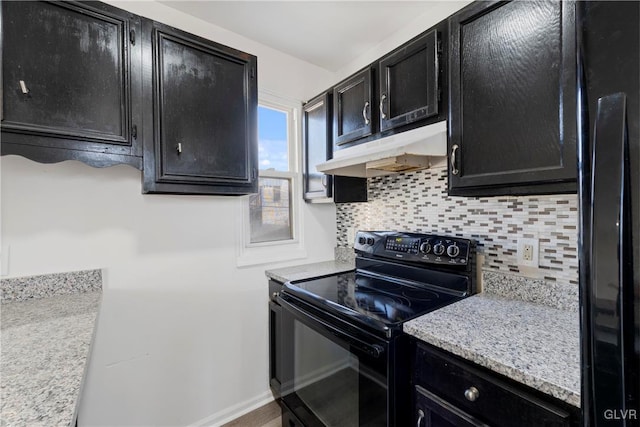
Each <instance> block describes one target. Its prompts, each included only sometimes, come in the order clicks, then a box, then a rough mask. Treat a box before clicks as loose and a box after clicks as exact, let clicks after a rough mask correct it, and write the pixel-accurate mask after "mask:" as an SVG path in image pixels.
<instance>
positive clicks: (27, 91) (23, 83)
mask: <svg viewBox="0 0 640 427" xmlns="http://www.w3.org/2000/svg"><path fill="white" fill-rule="evenodd" d="M20 90H22V93H23V94H25V95H26V94H28V93H29V89H27V85H26V83H25V82H24V80H20Z"/></svg>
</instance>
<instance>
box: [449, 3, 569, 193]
mask: <svg viewBox="0 0 640 427" xmlns="http://www.w3.org/2000/svg"><path fill="white" fill-rule="evenodd" d="M449 25H450V51H449V60H450V66H449V72H450V79H449V88H450V100H449V103H450V104H449V105H450V113H449V120H450V123H449V130H450V135H449V162H450V168H449V194H451V195H502V194H548V193H561V192H575V191H576V183H575V179H576V131H575V128H576V125H575V123H576V91H575V42H574V40H575V28H574V26H575V4H574V3H573V2H549V1H540V2H533V1H526V2H521V1H514V2H480V3H472V4H471V5H470V6H468V7H466V8H465V9H463V10H462V11H460V12H459V13H457V14H456V15H454V16H452V17H451V18H450V20H449Z"/></svg>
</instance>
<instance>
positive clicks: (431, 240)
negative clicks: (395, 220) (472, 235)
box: [354, 231, 473, 267]
mask: <svg viewBox="0 0 640 427" xmlns="http://www.w3.org/2000/svg"><path fill="white" fill-rule="evenodd" d="M472 249H473V242H472V241H471V240H468V239H462V238H457V237H448V236H439V235H434V234H419V233H398V232H391V231H358V233H357V234H356V239H355V244H354V250H355V251H356V253H359V254H361V255H365V256H369V257H383V258H392V259H396V260H402V261H410V262H419V263H423V264H439V265H448V266H461V267H462V266H465V267H466V266H467V265H468V264H469V262H470V258H471V251H472Z"/></svg>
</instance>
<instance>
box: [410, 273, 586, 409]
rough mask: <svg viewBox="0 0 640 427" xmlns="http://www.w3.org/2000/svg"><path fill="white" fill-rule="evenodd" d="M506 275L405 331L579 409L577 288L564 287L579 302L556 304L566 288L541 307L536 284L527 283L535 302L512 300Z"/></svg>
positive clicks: (555, 289)
mask: <svg viewBox="0 0 640 427" xmlns="http://www.w3.org/2000/svg"><path fill="white" fill-rule="evenodd" d="M504 277H506V278H507V279H503V281H505V283H504V286H500V285H499V284H498V286H497V287H494V285H495V283H493V284H492V285H491V287H490V288H489V289H485V292H484V293H481V294H477V295H474V296H471V297H469V298H466V299H464V300H462V301H459V302H456V303H454V304H451V305H448V306H446V307H443V308H441V309H439V310H436V311H434V312H431V313H428V314H426V315H424V316H421V317H419V318H417V319H414V320H412V321H410V322H407V323H405V324H404V331H405V332H406V333H408V334H409V335H412V336H414V337H416V338H419V339H421V340H423V341H425V342H427V343H430V344H432V345H434V346H436V347H439V348H442V349H444V350H447V351H449V352H451V353H453V354H456V355H458V356H461V357H463V358H465V359H467V360H470V361H472V362H475V363H477V364H478V365H481V366H484V367H486V368H489V369H491V370H493V371H495V372H498V373H500V374H503V375H505V376H507V377H509V378H511V379H513V380H516V381H518V382H520V383H523V384H526V385H528V386H530V387H532V388H534V389H537V390H540V391H542V392H544V393H547V394H549V395H551V396H553V397H556V398H558V399H560V400H563V401H565V402H567V403H569V404H571V405H573V406H577V407H580V325H579V312H578V308H577V286H573V287H569V286H567V287H566V289H568V292H569V296H568V298H567V299H571V298H573V297H574V296H575V304H566V303H558V298H557V297H558V292H559V290H560V289H562V286H555V287H554V288H553V289H552V290H551V291H550V292H548V295H553V296H554V297H556V298H554V299H553V300H551V301H550V302H551V304H552V305H553V306H551V305H545V304H543V303H541V299H540V295H542V294H544V293H545V292H544V291H542V292H541V291H540V286H539V284H536V283H532V284H527V285H528V286H529V287H530V289H531V290H532V292H531V294H532V295H534V299H533V300H526V299H516V298H514V295H511V296H510V295H509V294H508V292H507V291H505V289H507V290H508V288H512V287H513V284H512V283H508V282H509V279H508V277H509V276H504ZM491 279H492V280H493V279H495V277H492V278H491ZM485 280H486V276H485ZM516 280H521V279H516ZM498 282H499V280H498ZM485 286H486V285H485ZM573 288H575V289H573ZM519 289H520V291H519V293H520V294H519V295H518V297H519V298H521V297H522V296H523V295H522V289H523V288H522V286H520V287H519Z"/></svg>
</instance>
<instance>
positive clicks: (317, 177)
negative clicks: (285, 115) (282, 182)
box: [302, 93, 333, 201]
mask: <svg viewBox="0 0 640 427" xmlns="http://www.w3.org/2000/svg"><path fill="white" fill-rule="evenodd" d="M302 135H303V136H302V138H303V144H302V153H303V162H304V164H303V171H302V176H303V183H304V199H305V200H307V201H312V200H314V199H323V198H330V197H332V196H333V192H332V189H333V177H332V176H331V175H325V174H323V173H322V172H318V171H317V170H316V166H315V165H317V164H319V163H322V162H326V161H327V159H330V158H331V146H330V144H329V143H328V142H329V141H330V135H331V104H330V95H329V93H324V94H322V95H320V96H318V97H316V98H314V99H312V100H311V101H309V102H307V103H306V104H305V105H304V107H303V108H302Z"/></svg>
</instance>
